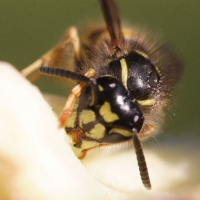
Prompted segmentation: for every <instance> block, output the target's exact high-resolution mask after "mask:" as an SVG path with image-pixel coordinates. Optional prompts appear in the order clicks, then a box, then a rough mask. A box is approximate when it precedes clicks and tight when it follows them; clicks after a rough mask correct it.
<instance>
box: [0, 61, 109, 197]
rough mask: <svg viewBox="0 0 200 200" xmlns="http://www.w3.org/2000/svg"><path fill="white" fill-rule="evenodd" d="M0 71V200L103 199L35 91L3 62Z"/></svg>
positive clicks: (52, 115)
mask: <svg viewBox="0 0 200 200" xmlns="http://www.w3.org/2000/svg"><path fill="white" fill-rule="evenodd" d="M0 72H1V73H0V95H1V98H0V175H1V177H4V178H3V179H2V178H1V182H0V184H1V183H2V184H1V185H4V188H3V191H1V192H0V199H7V198H11V199H26V200H27V199H42V200H45V199H48V200H50V199H70V200H72V199H87V200H88V199H109V198H108V196H107V195H106V194H105V193H103V192H102V190H101V189H100V187H99V186H98V185H97V184H96V181H95V180H94V179H93V178H92V177H91V176H90V175H89V174H88V173H87V171H86V170H85V168H84V167H83V166H82V164H81V163H80V161H79V160H78V159H77V158H76V157H75V156H74V153H73V152H72V150H71V148H70V146H69V145H68V144H67V142H66V139H65V137H66V134H65V131H64V130H63V129H60V130H59V129H58V128H57V126H58V125H57V119H56V117H55V116H54V114H53V113H52V111H51V108H50V106H49V105H48V104H47V103H46V102H45V101H44V100H43V97H42V95H41V94H40V92H39V90H38V89H37V88H36V87H35V86H33V85H32V84H30V83H29V82H28V81H27V80H25V79H24V78H23V77H22V76H20V74H19V72H17V70H15V69H14V68H13V67H12V66H11V65H9V64H7V63H4V62H1V63H0ZM0 190H1V189H0ZM6 191H7V192H6ZM6 195H7V196H6ZM5 197H7V198H5Z"/></svg>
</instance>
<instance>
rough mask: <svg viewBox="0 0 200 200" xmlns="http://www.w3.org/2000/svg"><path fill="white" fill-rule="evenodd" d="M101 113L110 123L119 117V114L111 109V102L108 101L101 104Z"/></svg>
mask: <svg viewBox="0 0 200 200" xmlns="http://www.w3.org/2000/svg"><path fill="white" fill-rule="evenodd" d="M99 113H100V115H101V116H102V117H103V118H104V120H105V121H106V122H108V123H109V122H114V121H116V120H118V119H119V117H118V115H117V114H115V113H113V112H112V111H111V107H110V104H109V103H108V102H107V101H106V102H105V103H104V104H103V105H102V106H101V108H100V109H99Z"/></svg>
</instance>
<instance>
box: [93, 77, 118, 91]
mask: <svg viewBox="0 0 200 200" xmlns="http://www.w3.org/2000/svg"><path fill="white" fill-rule="evenodd" d="M97 83H98V84H99V85H100V86H101V87H102V88H103V89H104V90H113V89H115V88H116V86H117V81H116V79H115V78H112V77H100V78H98V79H97Z"/></svg>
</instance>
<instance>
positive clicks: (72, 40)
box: [21, 26, 80, 79]
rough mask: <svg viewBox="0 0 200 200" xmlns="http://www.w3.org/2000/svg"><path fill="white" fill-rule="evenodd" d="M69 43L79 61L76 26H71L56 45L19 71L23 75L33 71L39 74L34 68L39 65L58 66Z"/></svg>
mask: <svg viewBox="0 0 200 200" xmlns="http://www.w3.org/2000/svg"><path fill="white" fill-rule="evenodd" d="M70 44H71V45H72V49H71V51H73V53H74V57H75V61H76V62H77V63H79V62H80V54H79V51H80V41H79V36H78V30H77V28H76V27H73V26H72V27H70V28H69V29H68V30H67V31H66V33H65V35H64V37H63V38H62V40H61V41H60V42H59V43H58V45H56V46H55V47H54V48H52V49H51V50H49V51H48V52H46V53H45V54H44V55H42V56H41V58H39V59H38V60H36V61H35V62H34V63H32V64H31V65H29V66H28V67H26V68H25V69H23V70H22V71H21V74H22V75H23V76H25V77H27V76H29V75H30V74H32V73H33V72H35V73H38V74H39V72H37V71H36V70H37V69H38V68H39V67H41V65H46V66H53V67H58V66H59V62H60V61H61V60H62V56H63V54H64V51H65V49H66V48H67V47H69V45H70ZM65 59H66V58H65ZM29 79H31V78H29Z"/></svg>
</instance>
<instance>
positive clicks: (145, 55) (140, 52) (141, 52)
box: [134, 49, 149, 58]
mask: <svg viewBox="0 0 200 200" xmlns="http://www.w3.org/2000/svg"><path fill="white" fill-rule="evenodd" d="M134 51H135V52H136V53H138V54H140V55H141V56H143V57H145V58H149V56H148V55H147V54H146V53H144V52H143V51H140V50H136V49H134Z"/></svg>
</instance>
